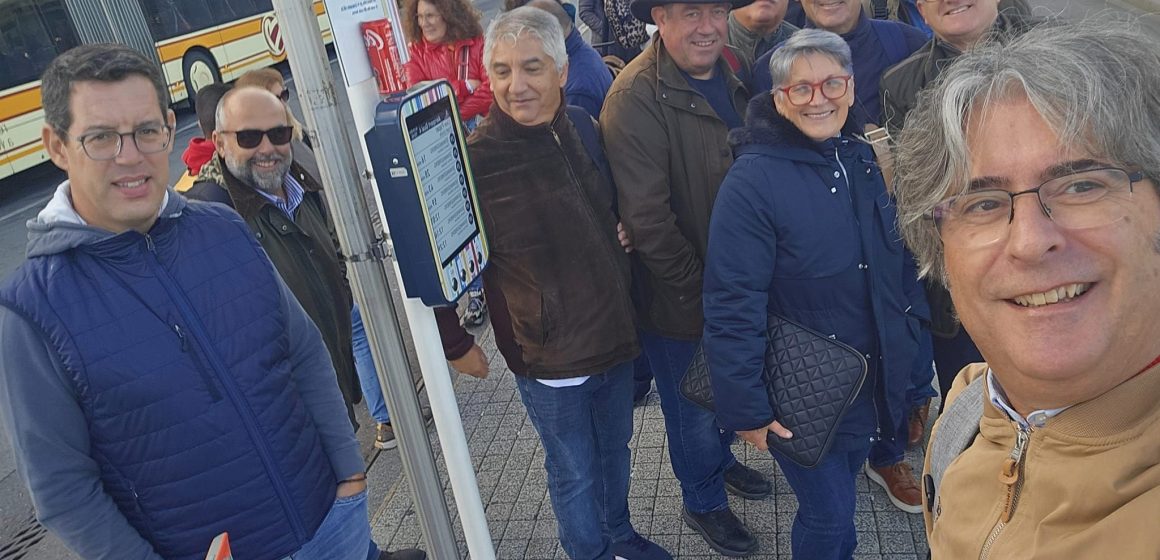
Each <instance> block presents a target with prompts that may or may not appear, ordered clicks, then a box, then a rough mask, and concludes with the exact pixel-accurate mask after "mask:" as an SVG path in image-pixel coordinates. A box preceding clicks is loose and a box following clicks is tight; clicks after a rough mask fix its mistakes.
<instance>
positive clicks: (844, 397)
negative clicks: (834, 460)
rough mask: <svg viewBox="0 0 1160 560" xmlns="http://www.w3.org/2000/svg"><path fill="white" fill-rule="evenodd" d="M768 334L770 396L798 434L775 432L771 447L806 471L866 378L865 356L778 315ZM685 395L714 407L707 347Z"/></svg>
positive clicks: (689, 375)
mask: <svg viewBox="0 0 1160 560" xmlns="http://www.w3.org/2000/svg"><path fill="white" fill-rule="evenodd" d="M765 333H766V337H767V340H768V344H767V345H766V347H765V372H764V375H765V388H766V391H767V392H768V395H767V397H768V398H769V403H770V405H771V406H772V408H773V413H774V416H775V417H776V418H777V421H778V422H780V423H781V425H782V426H785V427H786V428H788V429H789V431H791V432H793V437H792V438H790V439H788V440H783V439H781V438H779V437H777V436H776V435H774V434H772V433H770V434H769V440H768V441H769V447H770V448H771V449H776V450H777V451H778V452H780V453H781V454H782V455H784V456H785V457H787V458H789V459H790V460H791V461H793V462H794V463H797V464H799V465H801V466H803V467H805V468H807V469H809V468H813V467H816V466H817V465H818V462H820V461H821V460H822V457H824V456H825V454H826V452H827V451H829V449H830V446H831V445H833V443H834V435H835V434H836V433H837V429H838V424H839V422H840V421H841V420H842V416H843V415H845V413H846V409H847V408H849V407H850V403H851V402H852V401H853V400H854V397H855V396H857V395H858V391H859V390H861V388H862V383H863V382H865V381H866V371H867V368H866V359H865V358H863V357H862V354H860V353H859V352H858V351H857V350H855V349H853V348H851V347H850V346H847V345H845V344H843V343H841V342H838V341H837V340H834V339H832V338H829V337H827V336H824V335H822V334H819V333H817V332H815V331H813V330H810V329H809V328H807V327H804V326H802V325H799V324H797V323H795V322H793V321H790V320H789V319H786V318H784V317H781V316H778V315H772V314H771V315H769V318H768V326H767V328H766V331H765ZM681 393H682V394H683V395H684V396H685V398H687V399H689V400H690V401H693V402H694V403H696V404H698V405H700V406H702V407H704V408H707V409H709V410H711V411H712V410H714V407H713V391H712V388H711V387H710V386H709V363H708V361H707V360H706V359H705V351H704V348H703V347H702V346H698V348H697V353H696V354H695V355H694V356H693V363H692V364H690V365H689V369H688V370H687V371H686V372H685V377H684V378H683V379H682V380H681Z"/></svg>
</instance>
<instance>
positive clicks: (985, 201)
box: [929, 167, 1144, 248]
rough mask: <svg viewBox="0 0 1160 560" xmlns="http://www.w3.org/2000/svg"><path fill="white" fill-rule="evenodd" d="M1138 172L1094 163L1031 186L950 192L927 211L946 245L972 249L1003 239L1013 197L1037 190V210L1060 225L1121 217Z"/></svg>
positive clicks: (1100, 222)
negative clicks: (948, 195)
mask: <svg viewBox="0 0 1160 560" xmlns="http://www.w3.org/2000/svg"><path fill="white" fill-rule="evenodd" d="M1142 180H1144V174H1143V173H1141V172H1139V171H1133V172H1129V171H1125V170H1123V169H1120V168H1117V167H1097V168H1093V169H1084V170H1082V171H1076V172H1074V173H1069V174H1067V175H1063V176H1061V177H1056V178H1054V179H1051V180H1048V181H1046V182H1044V183H1043V184H1041V185H1039V186H1038V187H1035V188H1034V189H1027V190H1025V191H1019V192H1008V191H1005V190H1003V189H985V190H979V191H973V192H968V193H965V194H961V195H957V196H952V197H950V198H947V199H946V200H943V201H942V202H940V203H938V204H937V205H935V207H934V208H933V209H932V210H931V211H930V213H929V216H930V217H931V218H933V219H934V223H935V227H937V228H938V232H939V236H940V237H941V238H942V240H943V243H944V244H946V245H956V246H960V247H965V248H976V247H982V246H985V245H989V244H991V243H994V242H996V241H999V240H1001V239H1003V238H1004V237H1005V236H1006V235H1007V231H1008V230H1009V229H1010V225H1011V222H1012V221H1014V219H1015V198H1016V197H1019V196H1022V195H1025V194H1035V196H1036V198H1037V199H1038V202H1039V209H1040V210H1041V211H1042V212H1043V214H1044V215H1045V216H1047V217H1048V218H1049V219H1050V220H1051V221H1053V222H1055V223H1056V224H1058V225H1059V227H1061V228H1064V229H1088V228H1095V227H1101V226H1106V225H1108V224H1111V223H1114V222H1116V221H1119V220H1122V219H1124V217H1125V216H1127V215H1128V212H1129V211H1130V210H1131V206H1132V183H1136V182H1139V181H1142Z"/></svg>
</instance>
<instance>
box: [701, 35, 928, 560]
mask: <svg viewBox="0 0 1160 560" xmlns="http://www.w3.org/2000/svg"><path fill="white" fill-rule="evenodd" d="M851 66H852V64H851V56H850V48H849V46H848V45H847V44H846V42H845V41H844V40H843V39H842V38H841V37H839V36H838V35H835V34H833V33H830V32H828V31H822V30H818V29H803V30H801V31H798V32H797V33H795V34H794V35H793V36H792V37H791V38H790V39H788V40H787V41H786V42H785V43H783V45H782V46H781V47H780V48H779V49H778V50H777V51H775V53H774V55H773V58H772V60H771V64H770V69H771V72H772V74H773V78H774V82H773V83H774V84H775V85H774V87H773V90H772V91H770V92H768V93H766V94H764V95H758V96H756V97H754V98H753V100H752V101H750V103H749V108H748V112H747V119H746V125H745V126H744V127H742V128H739V129H735V130H733V131H732V132H731V133H730V136H729V140H730V143H731V144H732V146H733V151H734V157H735V160H734V162H733V165H732V167H731V168H730V170H729V173H728V174H727V175H726V177H725V180H724V181H723V183H722V185H721V190H720V192H719V193H718V195H717V199H716V202H715V204H714V207H713V213H712V220H711V222H710V226H709V247H708V251H707V254H706V260H705V277H704V311H705V336H704V339H703V344H704V350H705V355H706V357H707V358H708V360H709V371H710V376H711V380H712V385H713V394H714V397H715V401H716V403H715V404H716V410H717V420H718V423H719V424H720V425H721V427H723V428H725V429H728V430H734V431H735V432H737V434H738V435H739V436H740V437H741V439H743V440H744V441H746V442H747V443H749V444H751V445H753V446H755V447H757V448H758V449H762V450H764V449H767V448H769V443H770V442H773V443H775V444H776V443H778V442H779V440H787V439H792V438H794V437H799V435H800V434H794V433H793V432H792V430H791V429H787V428H786V427H785V426H783V425H782V423H781V422H779V420H784V418H783V417H782V416H781V415H779V410H778V406H775V404H773V403H770V402H769V399H768V398H767V395H766V392H765V390H764V385H763V369H764V365H765V351H766V335H765V331H766V326H767V324H768V321H769V317H770V316H777V317H781V318H785V319H788V320H790V321H793V322H795V323H798V324H800V325H804V326H805V327H808V328H809V329H812V330H813V331H815V332H816V333H818V334H820V335H821V336H823V337H826V338H828V339H831V340H836V341H838V342H841V343H844V344H846V345H847V346H850V347H852V348H854V349H856V350H857V351H858V352H859V353H860V354H861V355H862V356H863V357H864V358H865V359H866V363H867V370H866V371H867V373H866V377H865V379H864V381H863V382H862V383H861V384H858V383H846V384H845V385H844V386H835V385H833V384H831V383H827V382H826V378H825V370H824V368H823V371H822V373H821V374H819V375H818V378H820V379H818V378H811V383H812V385H811V386H812V387H816V388H815V389H814V391H813V392H812V393H809V394H802V395H800V396H799V397H797V398H798V399H801V401H802V402H805V403H809V405H808V406H810V407H815V408H823V407H825V406H832V407H833V408H832V409H831V410H835V411H840V412H839V414H838V420H837V421H836V422H830V423H829V424H828V425H830V426H834V429H833V431H832V432H830V433H829V438H828V442H829V443H828V447H827V445H822V443H823V442H824V441H827V439H826V438H819V439H818V440H817V441H816V443H817V445H816V446H815V447H812V448H813V449H819V450H822V451H823V454H822V455H821V458H820V459H819V461H818V463H817V464H812V465H806V466H803V465H801V464H799V463H797V462H794V461H793V460H791V459H790V458H789V456H788V455H784V454H782V453H781V452H780V451H778V450H777V449H774V450H773V451H772V454H773V457H774V459H775V460H776V461H777V463H778V465H779V466H780V468H781V470H782V472H783V473H784V474H785V476H786V479H787V480H788V482H789V484H790V486H791V487H792V488H793V490H794V494H796V496H797V498H798V510H797V516H796V518H795V519H794V523H793V529H792V539H791V542H792V545H791V549H792V551H793V557H794V558H796V559H818V558H827V559H834V560H837V559H849V558H851V556H852V555H853V553H854V549H855V548H856V547H857V533H856V532H855V529H854V507H855V502H856V495H857V494H856V492H855V481H856V479H857V478H858V477H859V475H860V472H861V471H862V465H863V464H864V463H865V462H866V459H867V457H868V455H869V453H870V447H871V445H872V443H873V442H874V441H876V440H877V439H878V438H896V437H901V438H904V441H905V438H906V437H907V435H908V434H907V433H896V431H897V429H896V428H895V426H897V425H898V424H899V422H898V420H900V419H905V415H906V414H907V413H908V412H909V407H908V406H907V402H906V389H907V387H908V386H909V384H910V381H909V380H910V372H911V371H912V370H913V369H914V368H915V366H916V365H917V364H919V363H921V361H922V360H923V358H922V357H921V356H922V348H921V343H922V338H921V337H922V336H924V331H923V330H922V329H921V326H920V324H919V321H920V317H925V316H929V314H928V313H926V311H925V306H926V304H925V300H924V299H923V297H922V290H921V288H920V286H919V284H918V279H917V275H916V271H915V269H914V265H913V261H912V260H911V258H910V256H909V254H908V253H907V252H906V250H905V248H904V247H903V246H902V242H901V241H900V236H899V235H898V234H897V232H896V230H895V221H896V218H895V210H894V204H893V201H892V200H891V199H890V195H889V194H888V193H887V192H886V186H885V184H884V182H883V180H882V175H881V172H880V171H879V169H878V166H877V164H876V163H875V160H874V152H873V150H872V149H871V147H870V146H869V145H868V144H867V143H866V141H865V140H864V139H863V138H862V137H861V136H860V135H859V133H860V131H861V130H862V123H861V122H859V121H860V119H858V118H857V117H856V116H855V115H854V114H853V112H852V111H851V106H852V105H854V99H855V96H854V87H855V83H854V79H853V77H852V76H851V74H852V68H851ZM926 363H927V368H928V370H929V367H930V366H929V363H930V360H929V359H926ZM830 379H833V378H830ZM834 395H841V396H842V398H840V399H834V398H832V397H833V396H834ZM781 404H782V406H783V407H784V406H786V404H785V403H784V402H783V403H781ZM903 425H904V426H905V423H903ZM795 427H796V426H795ZM800 431H802V432H804V431H805V428H802V429H801V430H800ZM802 441H803V442H804V443H811V442H813V441H815V440H811V439H805V440H802Z"/></svg>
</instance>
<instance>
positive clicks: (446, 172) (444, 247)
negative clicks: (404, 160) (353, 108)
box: [406, 97, 476, 266]
mask: <svg viewBox="0 0 1160 560" xmlns="http://www.w3.org/2000/svg"><path fill="white" fill-rule="evenodd" d="M406 119H407V127H406V128H407V134H408V136H409V137H410V139H411V151H412V152H413V153H414V154H415V163H414V167H415V169H416V170H417V171H418V176H417V177H416V182H417V183H418V185H419V194H420V195H421V197H422V198H421V202H422V203H423V208H424V209H425V210H426V211H427V217H428V219H429V220H430V222H431V233H432V234H433V235H434V237H435V248H436V249H437V250H438V251H439V262H440V263H442V264H443V265H444V266H446V265H447V264H449V263H450V262H451V260H452V257H454V255H455V253H456V252H458V251H459V249H462V248H463V246H464V245H465V244H466V243H467V242H468V241H469V240H470V239H471V237H473V236H474V235H475V233H476V228H475V221H476V218H475V211H474V210H475V209H474V208H473V206H472V200H471V193H470V191H469V190H468V188H467V173H466V170H465V169H464V168H463V158H462V156H461V155H460V154H459V142H458V139H457V138H456V136H455V121H454V119H455V116H454V115H453V114H452V112H451V98H449V97H444V98H442V99H440V100H438V101H436V102H435V103H434V104H432V105H430V106H428V107H424V108H423V109H421V110H420V111H419V112H417V113H415V114H413V115H410V116H408V117H406Z"/></svg>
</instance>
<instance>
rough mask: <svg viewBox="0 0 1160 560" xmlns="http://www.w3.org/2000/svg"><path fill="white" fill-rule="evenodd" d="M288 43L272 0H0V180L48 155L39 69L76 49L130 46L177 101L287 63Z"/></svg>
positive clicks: (322, 25) (323, 25) (323, 24)
mask: <svg viewBox="0 0 1160 560" xmlns="http://www.w3.org/2000/svg"><path fill="white" fill-rule="evenodd" d="M313 5H314V13H315V14H316V16H317V17H318V26H319V30H320V31H321V33H322V37H323V39H324V40H326V41H327V42H330V41H331V40H332V37H331V29H330V20H329V19H328V18H327V17H326V10H325V8H324V7H323V5H322V2H321V1H320V0H319V1H315V2H314V3H313ZM284 41H285V38H284V37H283V36H282V30H281V27H280V26H279V25H278V20H277V19H276V18H275V17H274V12H273V7H272V6H271V4H270V0H0V179H3V178H5V177H8V176H10V175H13V174H15V173H17V172H19V171H22V170H24V169H27V168H29V167H32V166H34V165H37V164H39V163H42V162H44V161H46V160H47V159H48V155H47V153H46V152H45V151H44V147H43V146H42V145H41V141H40V129H41V127H42V125H43V124H44V111H43V110H42V109H41V106H40V75H41V74H42V73H43V72H44V68H45V67H46V66H47V65H48V63H49V62H50V61H52V59H53V58H54V57H55V56H56V55H58V54H60V53H62V52H64V51H66V50H68V49H70V48H72V47H75V46H77V45H79V44H82V43H96V42H117V43H124V44H126V45H129V46H131V47H133V48H135V49H137V50H138V51H141V52H142V53H144V54H145V55H146V56H148V57H150V58H151V59H153V60H154V61H155V62H156V63H157V64H158V65H159V66H160V67H161V68H162V72H163V75H164V77H165V80H166V82H168V86H169V95H170V102H171V103H177V102H180V101H183V100H188V101H189V102H190V104H192V102H193V99H192V97H193V95H191V92H196V91H197V90H198V89H200V88H201V87H202V86H205V85H207V84H210V83H213V82H221V81H227V82H228V81H231V80H233V79H235V78H237V77H238V76H240V75H242V74H243V73H245V72H246V71H248V70H251V69H254V68H261V67H263V66H269V65H271V64H274V63H277V62H281V61H283V60H285V59H286V46H285V42H284Z"/></svg>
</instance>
